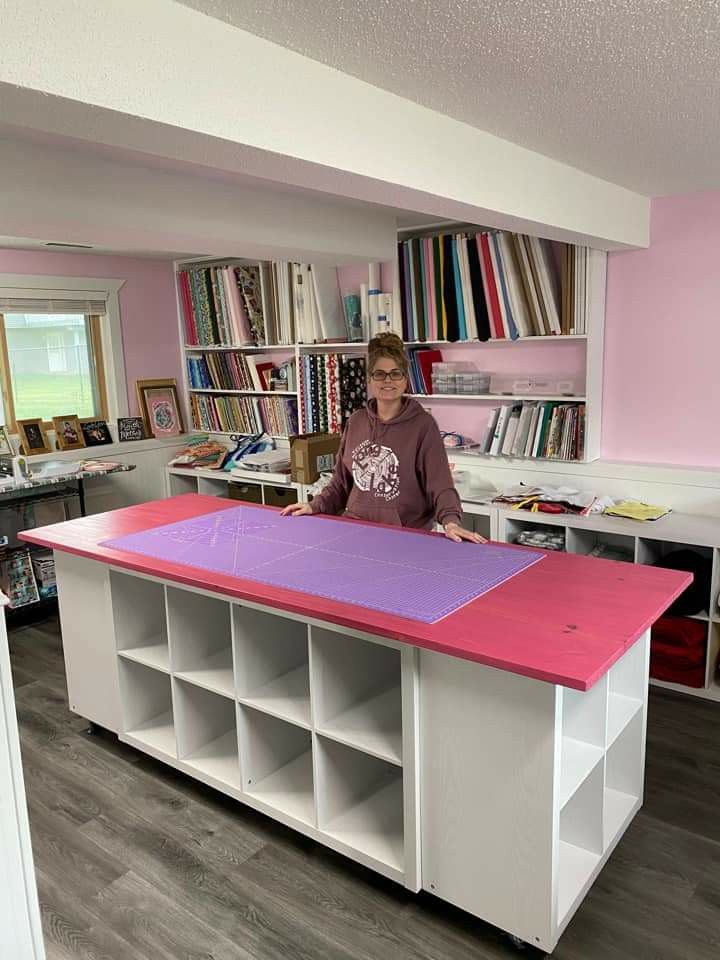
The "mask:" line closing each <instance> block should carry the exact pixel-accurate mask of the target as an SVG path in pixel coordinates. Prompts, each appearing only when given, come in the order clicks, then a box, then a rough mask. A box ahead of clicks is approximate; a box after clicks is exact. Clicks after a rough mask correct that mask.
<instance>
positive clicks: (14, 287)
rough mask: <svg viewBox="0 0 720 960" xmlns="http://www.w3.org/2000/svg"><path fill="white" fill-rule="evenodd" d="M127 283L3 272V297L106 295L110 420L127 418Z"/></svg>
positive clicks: (0, 292) (104, 329) (105, 356)
mask: <svg viewBox="0 0 720 960" xmlns="http://www.w3.org/2000/svg"><path fill="white" fill-rule="evenodd" d="M124 283H125V281H124V280H112V279H103V278H100V277H51V276H44V275H39V274H33V273H0V296H6V297H10V296H12V297H18V298H29V297H32V296H33V294H37V293H38V291H42V293H43V294H44V295H45V296H46V297H48V298H50V299H53V300H82V299H98V295H104V299H105V302H106V314H105V322H104V323H102V324H101V330H102V346H103V359H104V368H105V369H104V373H105V382H106V384H107V401H108V419H109V420H110V421H111V422H112V421H115V420H117V418H118V417H126V416H127V415H128V396H127V377H126V375H125V353H124V351H123V338H122V325H121V323H120V299H119V296H118V293H119V291H120V288H121V287H122V286H123V284H124Z"/></svg>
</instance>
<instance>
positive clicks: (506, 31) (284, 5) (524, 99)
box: [181, 0, 720, 196]
mask: <svg viewBox="0 0 720 960" xmlns="http://www.w3.org/2000/svg"><path fill="white" fill-rule="evenodd" d="M181 2H184V3H185V4H186V6H190V7H193V8H195V9H196V10H200V11H202V12H204V13H206V14H208V15H210V16H213V17H216V18H217V19H221V20H224V21H226V22H228V23H230V24H233V25H235V26H237V27H241V28H242V29H245V30H248V31H250V32H251V33H254V34H256V35H258V36H262V37H265V38H266V39H268V40H272V41H274V42H276V43H278V44H281V45H282V46H285V47H288V48H290V49H292V50H295V51H297V52H298V53H301V54H304V55H305V56H308V57H310V58H312V59H314V60H319V61H321V62H323V63H326V64H329V65H330V66H333V67H336V68H337V69H339V70H342V71H344V72H345V73H349V74H352V75H353V76H356V77H359V78H360V79H362V80H366V81H367V82H369V83H372V84H374V85H375V86H378V87H382V88H383V89H385V90H389V91H391V92H393V93H396V94H398V95H400V96H402V97H406V98H407V99H410V100H414V101H416V102H418V103H421V104H423V105H425V106H427V107H430V108H432V109H434V110H438V111H440V112H441V113H445V114H448V115H450V116H452V117H455V118H456V119H458V120H463V121H465V122H466V123H469V124H472V125H473V126H476V127H479V128H480V129H482V130H486V131H488V132H490V133H494V134H496V135H498V136H501V137H505V138H506V139H508V140H511V141H513V142H515V143H518V144H522V145H523V146H527V147H530V148H531V149H533V150H536V151H538V152H539V153H543V154H546V155H548V156H551V157H554V158H556V159H559V160H563V161H565V162H566V163H570V164H572V165H573V166H576V167H579V168H581V169H582V170H586V171H588V172H589V173H593V174H595V175H597V176H600V177H604V178H605V179H607V180H611V181H613V182H615V183H619V184H622V185H624V186H627V187H630V188H631V189H634V190H637V191H639V192H641V193H645V194H649V195H653V196H654V195H661V194H668V193H680V192H683V191H688V190H698V189H708V188H720V0H496V2H482V0H475V2H472V0H445V2H442V0H435V2H432V0H374V2H365V0H335V2H322V0H262V2H253V0H181ZM210 62H211V60H208V63H210ZM348 110H352V104H348ZM382 119H383V118H382V117H378V124H382ZM448 157H449V158H451V157H452V144H448Z"/></svg>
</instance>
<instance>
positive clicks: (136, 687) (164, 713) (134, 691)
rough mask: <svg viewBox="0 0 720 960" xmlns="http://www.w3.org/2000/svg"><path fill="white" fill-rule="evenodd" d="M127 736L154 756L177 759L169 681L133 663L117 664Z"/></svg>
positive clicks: (148, 668)
mask: <svg viewBox="0 0 720 960" xmlns="http://www.w3.org/2000/svg"><path fill="white" fill-rule="evenodd" d="M118 670H119V675H120V696H121V700H122V709H123V727H124V734H125V736H126V737H127V738H128V739H131V740H132V741H134V742H136V743H139V744H142V745H143V746H144V747H145V748H146V749H148V750H149V751H150V752H151V753H153V754H155V755H158V754H159V755H161V756H164V757H170V758H173V759H174V758H176V757H177V748H176V744H175V724H174V721H173V707H172V695H171V689H170V682H171V681H170V677H169V676H168V675H167V674H165V673H163V672H161V671H159V670H155V669H154V668H152V667H147V666H145V665H143V664H140V663H136V662H135V661H134V660H126V659H120V660H119V661H118Z"/></svg>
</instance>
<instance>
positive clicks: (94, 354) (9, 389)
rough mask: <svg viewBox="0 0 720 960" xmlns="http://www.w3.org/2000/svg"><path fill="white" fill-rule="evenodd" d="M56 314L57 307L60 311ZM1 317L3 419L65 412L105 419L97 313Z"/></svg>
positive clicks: (12, 420) (12, 423) (45, 416)
mask: <svg viewBox="0 0 720 960" xmlns="http://www.w3.org/2000/svg"><path fill="white" fill-rule="evenodd" d="M60 309H62V307H61V306H60ZM60 309H58V311H57V312H51V311H49V310H46V311H44V312H41V313H32V312H29V311H28V312H20V311H19V310H18V311H17V312H14V311H12V310H8V309H7V307H6V310H5V312H4V313H2V314H0V375H1V377H2V390H3V398H2V399H3V406H4V408H5V415H6V416H5V419H6V422H7V424H8V425H9V426H10V429H11V430H14V429H15V423H16V421H17V420H26V419H30V418H33V417H42V419H43V420H44V421H45V422H46V424H47V425H48V427H51V426H52V424H51V422H50V421H51V418H52V417H54V416H55V417H57V416H61V415H62V414H64V413H76V414H77V415H78V416H79V417H96V418H98V419H102V420H107V419H108V405H107V393H106V389H105V374H104V364H103V354H102V337H101V328H100V324H101V321H102V318H101V317H100V316H99V315H97V314H87V313H79V312H67V313H65V312H60Z"/></svg>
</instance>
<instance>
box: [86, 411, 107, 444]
mask: <svg viewBox="0 0 720 960" xmlns="http://www.w3.org/2000/svg"><path fill="white" fill-rule="evenodd" d="M80 428H81V430H82V435H83V438H84V440H85V446H86V447H99V446H100V445H101V444H103V443H112V442H113V439H112V437H111V435H110V430H109V429H108V425H107V423H106V422H105V420H91V419H90V418H89V417H85V418H84V419H82V420H81V421H80Z"/></svg>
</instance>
